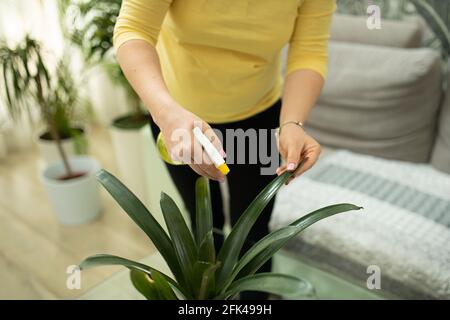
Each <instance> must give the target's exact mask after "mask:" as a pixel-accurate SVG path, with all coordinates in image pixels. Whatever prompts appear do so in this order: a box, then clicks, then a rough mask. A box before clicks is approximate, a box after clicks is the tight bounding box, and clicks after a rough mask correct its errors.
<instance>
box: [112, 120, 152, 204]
mask: <svg viewBox="0 0 450 320" xmlns="http://www.w3.org/2000/svg"><path fill="white" fill-rule="evenodd" d="M149 130H150V128H149V127H148V126H145V127H143V128H140V129H121V128H118V127H115V126H111V128H110V133H111V140H112V144H113V148H114V153H115V156H116V161H117V167H118V169H119V178H120V180H121V181H122V182H123V183H124V184H125V185H126V186H127V187H128V188H129V189H130V190H131V191H133V193H134V194H135V195H136V196H137V197H138V198H139V199H140V200H141V201H142V202H143V203H145V204H148V202H147V185H146V181H145V173H144V170H145V162H144V154H143V149H144V145H146V144H148V143H149V141H145V140H144V139H143V134H142V132H143V131H149Z"/></svg>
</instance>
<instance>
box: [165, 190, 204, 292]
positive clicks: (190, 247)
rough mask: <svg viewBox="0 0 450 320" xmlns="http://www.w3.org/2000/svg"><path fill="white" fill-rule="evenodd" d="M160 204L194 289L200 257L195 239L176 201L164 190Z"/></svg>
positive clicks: (185, 277)
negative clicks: (196, 266)
mask: <svg viewBox="0 0 450 320" xmlns="http://www.w3.org/2000/svg"><path fill="white" fill-rule="evenodd" d="M160 205H161V210H162V213H163V216H164V220H165V221H166V225H167V229H168V230H169V234H170V238H171V239H172V243H173V247H174V249H175V254H176V256H177V258H178V262H179V265H180V266H183V268H182V272H183V275H184V279H185V280H186V283H189V284H190V288H191V289H193V288H194V284H193V283H192V280H193V278H194V274H193V272H194V264H195V262H196V261H197V257H198V256H197V247H196V245H195V242H194V239H193V238H192V234H191V232H190V231H189V228H188V226H187V225H186V221H185V220H184V218H183V215H182V214H181V211H180V209H179V208H178V206H177V205H176V203H175V201H173V199H172V198H171V197H169V196H168V195H167V194H166V193H164V192H162V193H161V200H160Z"/></svg>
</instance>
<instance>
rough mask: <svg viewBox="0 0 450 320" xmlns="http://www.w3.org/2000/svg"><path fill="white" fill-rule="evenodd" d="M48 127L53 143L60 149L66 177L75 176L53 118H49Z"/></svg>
mask: <svg viewBox="0 0 450 320" xmlns="http://www.w3.org/2000/svg"><path fill="white" fill-rule="evenodd" d="M47 126H48V130H49V132H50V136H51V137H52V139H53V141H55V143H56V147H57V148H58V152H59V155H60V156H61V159H62V161H63V165H64V169H65V171H66V175H67V176H68V177H71V176H73V172H72V168H71V167H70V163H69V160H68V158H67V154H66V151H65V150H64V148H63V146H62V143H61V137H60V135H59V132H58V130H57V128H56V125H55V122H54V121H53V119H51V117H47Z"/></svg>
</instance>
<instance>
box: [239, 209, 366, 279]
mask: <svg viewBox="0 0 450 320" xmlns="http://www.w3.org/2000/svg"><path fill="white" fill-rule="evenodd" d="M359 209H361V207H358V206H355V205H353V204H348V203H342V204H335V205H331V206H328V207H325V208H321V209H318V210H316V211H313V212H311V213H309V214H307V215H305V216H303V217H301V218H299V219H297V220H296V221H294V222H292V223H291V224H290V225H289V227H292V228H295V229H296V230H297V231H296V232H295V233H293V234H292V235H290V236H288V237H286V238H284V239H283V238H281V239H278V240H275V241H274V242H273V243H272V244H271V245H269V246H268V247H266V249H265V250H262V251H261V252H259V253H257V254H256V256H254V257H253V258H252V259H251V261H250V262H247V261H246V265H245V266H244V267H243V268H242V269H241V271H240V272H239V274H238V276H237V278H242V277H245V276H247V275H251V274H254V273H255V272H256V271H258V269H259V268H260V267H261V266H262V265H263V264H264V263H266V262H267V261H268V260H269V259H270V258H271V257H272V256H273V255H274V254H275V253H276V252H277V251H278V250H280V249H281V248H282V247H283V246H284V245H285V244H286V243H287V242H288V241H289V240H290V239H292V238H293V237H295V236H296V235H297V234H298V233H300V232H301V231H303V230H305V229H306V228H308V227H309V226H311V225H312V224H314V223H316V222H317V221H320V220H322V219H325V218H327V217H330V216H332V215H335V214H338V213H342V212H346V211H351V210H359ZM252 249H253V248H252ZM252 249H250V250H252ZM240 267H242V266H240Z"/></svg>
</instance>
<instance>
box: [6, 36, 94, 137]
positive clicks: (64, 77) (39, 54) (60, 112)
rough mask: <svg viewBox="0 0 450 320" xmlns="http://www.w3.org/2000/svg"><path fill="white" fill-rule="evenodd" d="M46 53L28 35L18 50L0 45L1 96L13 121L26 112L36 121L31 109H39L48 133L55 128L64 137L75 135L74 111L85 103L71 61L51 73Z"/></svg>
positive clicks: (59, 62)
mask: <svg viewBox="0 0 450 320" xmlns="http://www.w3.org/2000/svg"><path fill="white" fill-rule="evenodd" d="M43 52H44V50H43V49H42V47H41V44H40V43H39V42H38V41H36V40H34V39H32V38H31V37H30V36H29V35H27V36H25V38H24V39H23V41H21V42H20V43H19V44H18V45H17V46H15V47H11V46H8V45H7V43H6V42H5V41H1V42H0V72H1V73H2V78H1V79H0V88H1V89H2V97H3V99H4V100H5V102H6V106H7V107H8V111H9V114H10V116H11V117H12V118H13V119H15V120H16V119H18V118H19V117H20V116H21V115H22V114H23V113H24V112H27V113H28V114H29V116H30V119H33V117H32V110H34V109H37V110H39V113H40V116H41V117H40V118H41V119H42V120H44V121H45V123H46V125H47V131H48V132H50V127H51V126H54V127H55V128H56V131H57V133H58V134H59V135H60V137H62V138H65V137H72V136H75V135H77V132H76V131H74V128H73V127H74V124H73V120H74V117H75V108H76V107H77V106H80V105H81V104H82V101H81V99H80V98H79V92H78V87H77V84H76V83H75V80H74V78H73V77H72V74H71V71H70V70H69V67H68V59H67V58H62V59H61V60H59V61H58V63H57V66H56V68H55V70H54V71H53V72H51V71H50V70H49V67H48V64H47V63H46V60H45V58H44V55H43ZM85 106H86V105H85Z"/></svg>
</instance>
